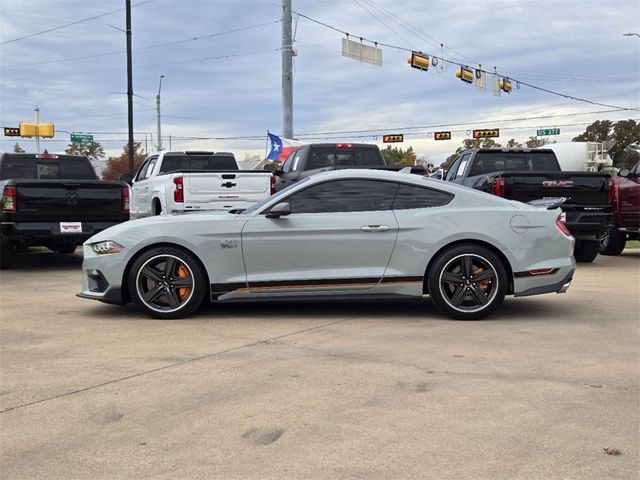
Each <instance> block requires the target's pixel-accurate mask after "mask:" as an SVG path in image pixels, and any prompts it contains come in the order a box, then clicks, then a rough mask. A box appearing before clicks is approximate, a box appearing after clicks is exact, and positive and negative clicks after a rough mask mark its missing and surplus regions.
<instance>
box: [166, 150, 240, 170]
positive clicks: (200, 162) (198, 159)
mask: <svg viewBox="0 0 640 480" xmlns="http://www.w3.org/2000/svg"><path fill="white" fill-rule="evenodd" d="M237 169H238V164H237V163H236V160H235V158H234V157H233V156H232V155H217V154H214V155H206V154H204V155H193V154H191V155H181V154H169V155H165V157H164V159H163V160H162V166H161V167H160V173H171V172H180V171H184V170H205V171H209V172H214V171H216V170H237Z"/></svg>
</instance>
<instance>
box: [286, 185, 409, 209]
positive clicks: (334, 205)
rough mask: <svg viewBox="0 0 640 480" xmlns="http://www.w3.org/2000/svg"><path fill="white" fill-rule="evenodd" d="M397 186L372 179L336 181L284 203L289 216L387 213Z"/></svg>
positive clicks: (319, 186) (302, 193)
mask: <svg viewBox="0 0 640 480" xmlns="http://www.w3.org/2000/svg"><path fill="white" fill-rule="evenodd" d="M397 189H398V184H396V183H391V182H381V181H375V180H337V181H333V182H326V183H321V184H318V185H313V186H311V187H309V188H307V189H305V190H303V191H301V192H297V193H295V194H293V195H291V196H290V197H288V198H286V199H285V200H284V201H285V202H288V203H289V204H290V205H291V213H293V214H296V213H330V212H366V211H380V210H390V209H391V205H392V204H393V199H394V197H395V194H396V191H397Z"/></svg>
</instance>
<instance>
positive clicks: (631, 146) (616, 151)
mask: <svg viewBox="0 0 640 480" xmlns="http://www.w3.org/2000/svg"><path fill="white" fill-rule="evenodd" d="M573 141H574V142H600V143H604V144H605V147H606V148H607V150H608V152H609V155H610V156H611V158H612V160H613V165H614V166H616V167H632V166H633V165H635V164H636V163H637V162H638V161H639V160H640V152H639V151H638V150H639V149H640V123H639V122H636V121H635V120H620V121H618V122H615V123H614V122H612V121H610V120H597V121H595V122H593V123H592V124H591V125H589V126H588V127H587V128H586V130H585V131H584V132H583V133H581V134H580V135H578V136H577V137H574V138H573Z"/></svg>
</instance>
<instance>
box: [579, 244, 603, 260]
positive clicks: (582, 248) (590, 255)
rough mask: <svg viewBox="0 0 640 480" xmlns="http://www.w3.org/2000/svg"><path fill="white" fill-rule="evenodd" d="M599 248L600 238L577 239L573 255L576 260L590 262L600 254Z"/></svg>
mask: <svg viewBox="0 0 640 480" xmlns="http://www.w3.org/2000/svg"><path fill="white" fill-rule="evenodd" d="M599 248H600V241H599V240H577V241H576V246H575V247H574V249H573V256H574V257H575V259H576V262H581V263H590V262H593V261H594V260H595V258H596V257H597V256H598V250H599Z"/></svg>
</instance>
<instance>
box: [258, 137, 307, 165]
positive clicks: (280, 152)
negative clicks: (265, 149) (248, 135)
mask: <svg viewBox="0 0 640 480" xmlns="http://www.w3.org/2000/svg"><path fill="white" fill-rule="evenodd" d="M267 135H268V136H269V143H270V144H271V151H270V152H269V155H268V156H267V160H278V161H280V162H284V161H285V160H286V158H287V157H288V156H289V154H290V153H291V152H292V151H293V150H295V149H296V148H298V147H299V146H300V145H302V144H301V143H300V142H297V141H295V140H289V139H288V138H280V137H279V136H277V135H274V134H273V133H267Z"/></svg>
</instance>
